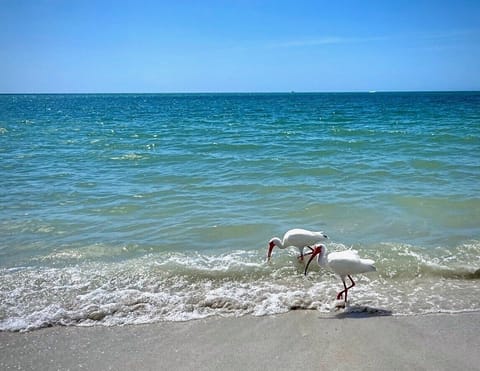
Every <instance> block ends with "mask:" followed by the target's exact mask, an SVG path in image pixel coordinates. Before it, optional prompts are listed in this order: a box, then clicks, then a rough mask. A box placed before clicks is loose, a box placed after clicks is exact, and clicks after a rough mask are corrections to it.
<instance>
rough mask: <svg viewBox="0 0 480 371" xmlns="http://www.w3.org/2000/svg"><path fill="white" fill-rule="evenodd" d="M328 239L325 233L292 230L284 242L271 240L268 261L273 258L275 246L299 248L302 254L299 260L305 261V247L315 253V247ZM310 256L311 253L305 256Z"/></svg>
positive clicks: (285, 235)
mask: <svg viewBox="0 0 480 371" xmlns="http://www.w3.org/2000/svg"><path fill="white" fill-rule="evenodd" d="M327 238H328V236H327V235H326V234H325V233H323V232H314V231H309V230H306V229H300V228H295V229H290V230H289V231H287V232H286V233H285V234H284V236H283V239H282V240H281V239H280V238H278V237H273V238H271V239H270V241H268V253H267V261H270V259H271V257H272V251H273V248H274V247H275V246H277V247H278V248H280V249H285V248H286V247H289V246H294V247H296V248H298V251H299V252H300V256H299V259H300V260H302V261H303V256H304V254H303V250H304V249H305V247H307V248H309V249H310V250H312V251H313V248H312V246H313V245H315V244H316V243H319V242H321V241H323V240H325V239H327ZM310 254H311V253H307V254H305V255H310Z"/></svg>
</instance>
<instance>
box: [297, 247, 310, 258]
mask: <svg viewBox="0 0 480 371" xmlns="http://www.w3.org/2000/svg"><path fill="white" fill-rule="evenodd" d="M306 247H308V248H309V249H310V252H307V253H306V254H304V253H301V254H300V255H299V256H298V259H299V260H300V261H302V262H303V257H304V256H305V255H312V253H313V249H312V247H311V246H306Z"/></svg>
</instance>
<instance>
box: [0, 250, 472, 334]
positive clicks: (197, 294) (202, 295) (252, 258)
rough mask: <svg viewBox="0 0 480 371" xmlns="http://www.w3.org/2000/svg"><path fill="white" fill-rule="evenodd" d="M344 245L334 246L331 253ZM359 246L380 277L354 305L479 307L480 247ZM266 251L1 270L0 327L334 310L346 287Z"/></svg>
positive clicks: (354, 296)
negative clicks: (269, 255) (306, 272)
mask: <svg viewBox="0 0 480 371" xmlns="http://www.w3.org/2000/svg"><path fill="white" fill-rule="evenodd" d="M345 248H346V247H345V246H343V245H342V244H335V243H331V250H332V251H334V250H341V249H345ZM355 248H356V249H357V250H359V251H360V254H361V255H363V256H366V257H370V258H373V259H374V260H376V265H377V272H375V273H372V274H368V275H358V276H356V277H355V280H356V281H357V286H356V287H355V288H354V289H353V290H352V292H351V295H350V301H351V303H353V304H354V305H363V306H368V307H375V308H383V309H384V310H385V311H391V312H392V313H393V314H394V315H402V314H416V313H430V312H452V311H468V310H475V309H478V302H477V301H476V299H475V298H476V297H478V295H479V294H480V288H479V285H478V282H477V281H476V280H478V279H480V274H479V272H480V271H479V269H478V267H479V265H480V264H479V261H478V256H480V254H479V252H480V244H479V243H478V242H477V241H473V242H472V243H469V244H464V245H461V246H457V247H455V248H452V249H449V250H448V251H446V249H440V248H439V249H433V250H432V249H422V248H420V247H414V246H409V245H402V244H391V243H389V244H382V245H377V246H367V247H362V246H359V247H355ZM444 250H445V251H444ZM264 253H265V251H263V250H261V251H260V250H235V251H231V252H228V253H223V254H211V255H209V254H205V253H200V252H194V253H184V252H167V253H156V254H148V255H144V256H142V257H138V258H134V259H129V260H126V261H116V262H109V263H107V262H96V261H90V262H89V261H82V262H77V264H74V265H69V266H64V267H46V266H37V267H32V266H30V267H15V268H8V269H2V270H1V271H0V275H1V277H2V286H1V288H0V330H3V331H28V330H33V329H37V328H42V327H47V326H55V325H62V326H70V325H73V326H91V325H97V324H99V325H105V326H114V325H123V324H139V323H150V322H155V321H186V320H192V319H198V318H205V317H209V316H242V315H247V314H249V315H255V316H262V315H271V314H277V313H284V312H287V311H290V310H298V309H304V310H318V311H321V312H325V313H327V312H330V311H331V310H332V309H333V308H334V304H335V300H334V299H335V295H336V292H337V290H340V288H341V287H342V284H341V281H340V279H339V278H338V277H336V276H335V275H334V274H333V273H331V272H329V271H326V270H323V269H320V268H319V267H314V268H313V269H312V270H311V272H310V273H309V275H308V276H307V277H305V276H304V275H303V269H304V264H303V263H300V262H298V261H297V259H296V252H295V251H294V250H287V251H278V252H276V254H275V255H274V256H273V258H272V262H271V263H270V264H267V263H266V262H265V256H264ZM465 293H468V295H466V294H465Z"/></svg>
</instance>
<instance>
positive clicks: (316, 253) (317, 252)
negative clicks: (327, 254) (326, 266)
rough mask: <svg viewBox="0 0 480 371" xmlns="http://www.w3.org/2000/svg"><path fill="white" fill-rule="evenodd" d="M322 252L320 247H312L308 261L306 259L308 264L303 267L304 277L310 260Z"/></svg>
mask: <svg viewBox="0 0 480 371" xmlns="http://www.w3.org/2000/svg"><path fill="white" fill-rule="evenodd" d="M321 251H322V248H321V247H320V246H314V248H313V250H312V252H311V254H312V256H311V257H310V259H308V263H307V265H306V266H305V272H304V274H305V276H306V275H307V271H308V266H309V265H310V263H311V262H312V260H313V259H314V258H315V257H316V256H317V255H318V254H320V252H321Z"/></svg>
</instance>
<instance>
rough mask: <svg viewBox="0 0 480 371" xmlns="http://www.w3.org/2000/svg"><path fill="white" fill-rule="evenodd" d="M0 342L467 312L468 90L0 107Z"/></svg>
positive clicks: (74, 99) (477, 129)
mask: <svg viewBox="0 0 480 371" xmlns="http://www.w3.org/2000/svg"><path fill="white" fill-rule="evenodd" d="M0 189H1V192H0V330H8V331H24V330H32V329H37V328H42V327H47V326H56V325H73V326H90V325H105V326H116V325H123V324H139V323H151V322H155V321H186V320H192V319H198V318H204V317H208V316H242V315H257V316H259V315H271V314H277V313H284V312H287V311H290V310H303V309H304V310H317V311H319V312H325V313H328V312H330V311H332V310H333V309H334V308H333V307H334V299H335V294H336V292H337V291H339V290H340V288H342V283H341V280H340V279H339V278H338V277H336V276H335V275H334V274H333V273H332V272H329V271H328V270H325V269H320V268H319V267H318V266H315V267H314V268H313V269H311V271H310V273H309V274H308V276H307V277H305V276H304V275H303V270H304V264H303V263H301V262H299V261H298V260H297V258H296V255H297V254H298V251H297V250H296V249H294V248H290V249H286V250H280V249H275V250H274V252H273V257H272V260H271V262H270V263H269V264H268V263H266V259H265V258H266V253H267V246H268V241H269V239H270V238H271V237H274V236H278V237H282V236H283V234H284V233H285V232H286V231H287V230H288V229H291V228H306V229H311V230H315V231H320V230H321V231H324V232H325V233H326V234H327V235H328V236H329V239H328V240H327V241H326V246H327V248H328V249H329V251H341V250H344V249H351V248H352V249H355V250H357V251H358V252H359V254H360V255H361V256H362V257H365V258H370V259H373V260H375V261H376V267H377V271H376V272H373V273H368V274H364V275H357V276H355V277H354V278H356V280H357V286H356V287H355V288H353V289H352V290H351V291H350V292H349V300H350V302H351V305H358V306H363V307H365V308H377V309H380V310H384V311H387V312H388V313H391V314H393V315H411V314H423V313H436V312H463V311H475V310H479V309H480V299H479V298H480V93H478V92H425V93H422V92H415V93H408V92H405V93H403V92H402V93H382V92H377V93H318V94H317V93H308V94H307V93H285V94H280V93H279V94H260V93H258V94H78V95H77V94H67V95H62V94H58V95H47V94H45V95H43V94H40V95H36V94H31V95H0Z"/></svg>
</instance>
